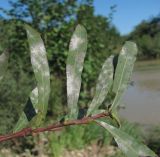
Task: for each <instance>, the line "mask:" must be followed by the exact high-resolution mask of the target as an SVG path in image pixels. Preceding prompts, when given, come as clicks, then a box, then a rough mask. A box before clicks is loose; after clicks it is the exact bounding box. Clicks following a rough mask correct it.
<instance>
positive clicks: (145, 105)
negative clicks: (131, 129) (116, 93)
mask: <svg viewBox="0 0 160 157" xmlns="http://www.w3.org/2000/svg"><path fill="white" fill-rule="evenodd" d="M131 80H132V81H133V85H130V86H129V87H128V89H127V91H126V92H125V94H124V98H123V100H122V104H124V105H125V109H121V110H120V115H121V117H124V118H127V119H128V120H129V121H131V122H137V123H140V124H160V66H159V68H157V67H156V68H149V69H145V70H142V69H141V70H139V69H136V70H134V72H133V74H132V79H131Z"/></svg>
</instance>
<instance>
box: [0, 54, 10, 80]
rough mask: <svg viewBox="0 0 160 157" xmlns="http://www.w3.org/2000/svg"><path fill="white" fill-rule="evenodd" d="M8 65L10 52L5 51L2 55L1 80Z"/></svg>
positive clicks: (0, 63) (0, 57) (0, 59)
mask: <svg viewBox="0 0 160 157" xmlns="http://www.w3.org/2000/svg"><path fill="white" fill-rule="evenodd" d="M7 66H8V52H7V51H5V52H3V53H2V54H1V55H0V81H1V80H2V79H3V76H4V73H5V72H6V69H7Z"/></svg>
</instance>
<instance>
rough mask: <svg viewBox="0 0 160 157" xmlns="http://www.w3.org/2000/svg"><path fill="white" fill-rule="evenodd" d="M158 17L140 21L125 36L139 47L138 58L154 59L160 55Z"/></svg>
mask: <svg viewBox="0 0 160 157" xmlns="http://www.w3.org/2000/svg"><path fill="white" fill-rule="evenodd" d="M159 22H160V17H159V16H156V17H153V18H151V19H150V20H145V21H142V22H141V23H140V24H139V25H137V26H136V27H135V29H134V31H133V32H132V33H131V34H130V35H129V36H128V37H127V38H128V39H129V40H133V41H135V42H136V43H137V45H138V47H139V58H140V59H151V58H152V59H156V58H159V57H160V41H159V40H160V33H159V32H160V27H159Z"/></svg>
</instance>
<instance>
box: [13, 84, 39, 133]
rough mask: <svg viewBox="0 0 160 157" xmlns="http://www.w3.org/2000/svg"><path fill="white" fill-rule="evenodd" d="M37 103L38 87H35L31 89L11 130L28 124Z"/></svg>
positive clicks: (34, 114) (34, 113)
mask: <svg viewBox="0 0 160 157" xmlns="http://www.w3.org/2000/svg"><path fill="white" fill-rule="evenodd" d="M31 103H32V104H31ZM37 104H38V88H37V87H36V88H35V89H34V90H32V92H31V94H30V98H29V100H28V101H27V103H26V105H25V109H24V111H23V112H22V114H21V115H20V118H19V120H18V122H17V124H16V125H15V127H14V129H13V132H17V131H20V130H21V129H23V128H25V127H27V126H28V124H29V122H30V121H31V120H32V119H33V117H35V116H36V113H37ZM32 105H33V106H32Z"/></svg>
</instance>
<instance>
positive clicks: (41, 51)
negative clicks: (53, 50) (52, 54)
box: [31, 42, 46, 56]
mask: <svg viewBox="0 0 160 157" xmlns="http://www.w3.org/2000/svg"><path fill="white" fill-rule="evenodd" d="M31 52H32V54H33V55H35V56H36V55H42V56H45V55H46V50H45V47H44V45H43V44H42V43H41V42H38V43H36V44H35V45H32V46H31Z"/></svg>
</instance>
